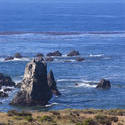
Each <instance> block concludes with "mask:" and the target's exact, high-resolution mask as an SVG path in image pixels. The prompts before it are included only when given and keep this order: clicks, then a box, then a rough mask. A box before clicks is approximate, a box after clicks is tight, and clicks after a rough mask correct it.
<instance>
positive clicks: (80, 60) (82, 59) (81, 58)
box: [76, 57, 85, 62]
mask: <svg viewBox="0 0 125 125" xmlns="http://www.w3.org/2000/svg"><path fill="white" fill-rule="evenodd" d="M84 60H85V59H84V58H83V57H77V58H76V61H78V62H82V61H84Z"/></svg>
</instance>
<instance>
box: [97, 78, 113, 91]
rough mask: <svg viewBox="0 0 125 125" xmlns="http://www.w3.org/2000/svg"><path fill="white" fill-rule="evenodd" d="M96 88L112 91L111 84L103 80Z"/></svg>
mask: <svg viewBox="0 0 125 125" xmlns="http://www.w3.org/2000/svg"><path fill="white" fill-rule="evenodd" d="M96 88H101V89H110V88H111V83H110V81H109V80H106V79H102V80H101V81H100V82H99V83H98V84H97V86H96Z"/></svg>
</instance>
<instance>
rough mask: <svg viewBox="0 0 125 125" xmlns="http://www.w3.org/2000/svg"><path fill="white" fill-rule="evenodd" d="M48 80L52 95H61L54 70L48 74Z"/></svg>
mask: <svg viewBox="0 0 125 125" xmlns="http://www.w3.org/2000/svg"><path fill="white" fill-rule="evenodd" d="M47 79H48V85H49V87H50V89H51V91H52V93H53V94H55V95H61V93H60V92H59V91H58V89H57V86H56V81H55V78H54V75H53V71H52V70H50V72H49V73H48V75H47Z"/></svg>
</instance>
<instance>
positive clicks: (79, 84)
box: [76, 83, 96, 88]
mask: <svg viewBox="0 0 125 125" xmlns="http://www.w3.org/2000/svg"><path fill="white" fill-rule="evenodd" d="M76 87H85V88H95V87H96V85H90V84H87V83H78V85H77V86H76Z"/></svg>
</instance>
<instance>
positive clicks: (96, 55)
mask: <svg viewBox="0 0 125 125" xmlns="http://www.w3.org/2000/svg"><path fill="white" fill-rule="evenodd" d="M89 56H90V57H103V56H104V54H90V55H89Z"/></svg>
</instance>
